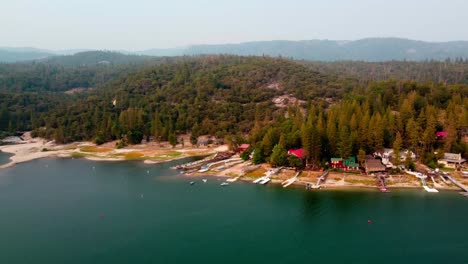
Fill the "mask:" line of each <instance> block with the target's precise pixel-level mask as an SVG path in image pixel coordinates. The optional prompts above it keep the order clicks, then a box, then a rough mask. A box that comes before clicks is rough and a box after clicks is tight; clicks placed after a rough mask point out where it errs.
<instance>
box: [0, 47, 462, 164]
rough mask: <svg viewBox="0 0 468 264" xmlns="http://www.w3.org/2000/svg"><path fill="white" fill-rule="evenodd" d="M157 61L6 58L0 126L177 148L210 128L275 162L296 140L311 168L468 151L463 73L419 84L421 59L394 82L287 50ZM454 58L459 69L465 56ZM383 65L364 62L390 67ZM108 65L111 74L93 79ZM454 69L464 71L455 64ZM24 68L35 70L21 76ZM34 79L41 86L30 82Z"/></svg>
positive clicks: (287, 160) (257, 157)
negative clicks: (71, 62) (367, 158)
mask: <svg viewBox="0 0 468 264" xmlns="http://www.w3.org/2000/svg"><path fill="white" fill-rule="evenodd" d="M163 62H164V63H163ZM152 63H154V64H153V65H151V64H148V62H147V61H145V62H142V63H140V64H138V63H132V64H122V65H112V66H105V65H93V66H89V65H88V66H76V67H68V66H57V65H56V64H15V65H0V70H2V71H1V73H2V75H1V77H0V87H3V88H1V89H2V90H3V91H2V92H1V94H0V130H8V131H15V130H27V129H32V130H33V131H34V133H35V134H36V135H39V136H42V137H45V138H49V139H55V140H56V141H57V142H61V143H65V142H71V141H79V140H94V141H95V142H97V143H103V142H107V141H110V140H114V139H122V140H123V141H125V142H128V143H138V142H140V141H141V140H142V139H143V138H146V139H154V140H157V141H166V140H169V141H171V142H172V143H173V144H175V142H176V138H177V135H179V134H186V133H191V141H192V142H196V138H197V136H199V135H206V134H210V135H213V136H216V137H218V138H226V139H228V141H230V142H233V143H235V144H238V143H241V142H244V141H248V142H249V143H251V145H252V148H253V149H254V150H255V152H254V153H255V154H254V161H256V162H261V161H265V160H269V161H270V162H271V163H272V164H273V165H277V166H281V165H284V164H291V165H293V164H298V160H296V159H295V158H293V157H288V156H287V155H286V154H285V153H286V151H287V149H290V148H303V149H304V155H305V159H306V160H307V161H308V163H309V164H314V165H319V164H320V163H322V162H323V161H325V160H328V159H329V158H330V157H334V156H340V157H348V156H356V155H358V154H362V153H370V152H373V151H375V150H377V149H381V148H383V147H390V148H391V147H393V146H397V147H399V148H409V149H411V150H413V151H414V152H416V153H417V154H418V155H419V156H420V157H422V158H423V159H426V160H428V161H430V160H433V159H434V157H433V155H432V154H431V153H433V150H435V149H441V150H444V151H453V152H461V153H464V156H467V146H466V144H465V143H464V142H463V141H461V132H462V130H463V129H464V128H466V127H468V115H467V107H468V99H467V98H468V86H467V85H465V84H463V81H460V80H459V79H453V80H454V82H461V84H460V83H453V84H448V83H440V82H438V81H431V80H430V79H425V80H424V81H421V82H417V81H412V80H411V79H414V78H412V77H411V74H413V73H414V72H416V70H417V69H418V65H424V67H426V66H427V65H426V64H425V63H419V64H418V63H412V64H410V65H411V69H414V70H410V71H408V74H407V75H406V76H405V77H406V78H401V79H403V80H398V81H397V80H383V79H386V78H376V79H377V80H372V79H370V78H367V79H365V78H360V77H359V76H360V75H365V70H358V74H357V75H355V76H352V75H351V74H349V71H346V72H347V73H346V74H344V75H341V74H340V72H341V71H343V67H344V68H345V69H347V68H346V67H348V66H346V65H351V66H352V65H354V64H352V63H349V62H344V63H343V64H340V63H338V62H337V63H326V64H324V65H325V66H323V67H319V66H317V65H321V64H320V63H318V64H314V65H315V66H314V65H312V64H311V65H312V66H311V65H304V63H302V62H301V63H297V62H294V61H290V60H285V59H281V58H269V57H239V56H224V55H220V56H202V57H180V58H173V59H165V61H163V59H161V61H158V62H157V63H156V62H152ZM402 63H403V64H404V63H405V62H402ZM431 63H432V62H431ZM431 63H429V62H428V64H430V65H432V64H431ZM443 63H444V62H434V65H439V66H440V65H443ZM446 63H448V62H446ZM450 63H452V64H454V65H462V66H460V67H461V68H463V67H464V66H463V65H464V64H465V62H450ZM389 64H391V65H393V64H396V65H399V64H398V63H397V62H389ZM334 65H336V66H334ZM342 65H345V66H342ZM356 65H358V66H356V67H357V68H358V69H361V68H362V69H368V68H372V67H374V66H375V65H374V64H369V65H370V66H369V65H368V64H366V63H359V62H356ZM366 65H367V66H368V68H366V67H367V66H366ZM377 65H379V64H377ZM382 65H385V64H382ZM351 66H350V67H351ZM2 67H3V68H2ZM83 67H84V68H83ZM314 67H315V68H314ZM333 67H335V68H333ZM375 67H376V69H368V70H370V71H374V70H375V71H379V72H382V71H384V70H383V69H381V68H379V67H380V66H375ZM382 67H384V66H382ZM427 67H429V66H427ZM434 67H436V66H434ZM450 67H452V66H450ZM457 67H458V66H457ZM384 68H385V67H384ZM4 69H6V70H4ZM83 69H86V70H85V71H82V70H83ZM330 69H331V70H330ZM457 69H458V68H457ZM463 69H464V68H463ZM87 71H89V72H90V74H86V72H87ZM107 71H108V73H109V75H106V76H107V77H105V78H103V79H102V81H96V78H97V77H96V76H98V75H100V74H103V72H107ZM448 72H449V73H450V74H453V76H458V75H457V74H458V73H457V71H456V70H451V69H450V68H449V70H448ZM3 73H5V74H3ZM26 73H32V74H31V76H28V77H24V76H25V75H28V74H26ZM72 73H77V74H76V75H73V74H72ZM61 74H64V75H61ZM69 74H71V75H69ZM399 74H403V73H402V72H400V73H399ZM5 76H7V78H5ZM22 76H23V77H22ZM34 76H35V77H34ZM70 76H75V77H76V80H77V82H78V84H77V86H85V83H86V82H88V84H89V85H91V86H93V87H96V89H93V90H91V91H87V92H84V93H78V94H73V95H68V94H64V93H63V92H57V91H64V90H68V89H69V88H72V87H73V86H75V84H73V85H70V84H66V82H71V81H72V80H74V78H75V77H70ZM395 76H397V77H398V75H395ZM447 76H448V75H447ZM450 76H451V75H450ZM28 78H31V79H32V80H35V82H36V81H37V83H35V84H34V85H29V86H28V85H25V84H24V80H28ZM380 79H382V80H380ZM51 80H54V81H56V82H58V81H60V80H61V81H64V82H65V83H60V84H54V85H57V86H54V87H57V88H53V89H52V88H51V87H50V86H47V85H45V84H44V82H50V81H51ZM363 80H364V81H363ZM15 82H18V83H22V84H18V86H15V85H14V83H15ZM26 82H27V83H31V81H30V80H28V81H26ZM28 87H29V88H28ZM31 87H34V88H31ZM28 90H29V91H28ZM284 95H287V96H289V97H290V98H295V99H298V103H296V104H295V105H290V106H289V107H287V108H283V107H278V106H276V105H275V103H274V102H273V99H274V98H277V97H278V96H284ZM442 130H444V131H447V132H448V136H447V139H446V140H445V141H443V142H437V141H436V140H435V133H436V131H442ZM359 156H362V155H359Z"/></svg>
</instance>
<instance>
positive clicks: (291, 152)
mask: <svg viewBox="0 0 468 264" xmlns="http://www.w3.org/2000/svg"><path fill="white" fill-rule="evenodd" d="M303 153H304V151H303V149H301V148H300V149H290V150H288V155H294V156H296V157H298V158H299V159H302V158H303Z"/></svg>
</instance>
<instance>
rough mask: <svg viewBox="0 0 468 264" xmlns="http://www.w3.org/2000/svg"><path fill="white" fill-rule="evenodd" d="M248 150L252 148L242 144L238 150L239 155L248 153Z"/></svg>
mask: <svg viewBox="0 0 468 264" xmlns="http://www.w3.org/2000/svg"><path fill="white" fill-rule="evenodd" d="M248 148H250V144H242V145H240V146H239V147H238V148H237V153H238V154H241V153H242V152H244V151H246V150H247V149H248Z"/></svg>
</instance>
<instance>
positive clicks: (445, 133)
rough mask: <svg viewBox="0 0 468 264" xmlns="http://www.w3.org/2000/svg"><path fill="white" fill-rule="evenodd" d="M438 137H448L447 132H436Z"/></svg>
mask: <svg viewBox="0 0 468 264" xmlns="http://www.w3.org/2000/svg"><path fill="white" fill-rule="evenodd" d="M436 136H437V137H447V132H445V131H439V132H437V133H436Z"/></svg>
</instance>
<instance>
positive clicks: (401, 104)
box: [249, 91, 468, 165]
mask: <svg viewBox="0 0 468 264" xmlns="http://www.w3.org/2000/svg"><path fill="white" fill-rule="evenodd" d="M398 98H399V99H398V100H397V101H396V103H395V104H386V103H384V102H382V101H381V100H379V99H378V98H376V97H375V95H374V94H372V93H369V94H368V95H363V97H359V98H347V99H343V100H342V101H341V102H339V103H337V104H334V105H331V106H327V105H325V104H315V103H312V104H310V105H309V106H308V108H307V111H306V112H305V114H303V112H304V111H303V109H301V108H300V107H299V106H296V107H291V108H290V109H289V112H288V113H289V114H288V116H289V118H279V120H278V122H275V123H270V122H258V123H257V124H256V126H255V128H254V129H253V130H252V132H251V134H250V138H249V140H250V143H251V144H252V145H253V146H254V147H253V148H252V150H254V162H263V161H265V160H268V157H270V162H271V163H272V164H277V161H276V160H274V159H276V158H277V157H278V156H281V157H283V156H284V155H285V152H286V150H287V149H295V148H303V150H304V158H305V159H306V161H307V162H308V163H309V164H313V165H320V164H321V163H323V162H326V161H328V160H329V159H330V158H331V157H344V158H346V157H350V156H357V157H361V158H359V159H360V160H362V156H363V155H365V153H368V154H370V153H373V152H374V151H377V150H381V149H383V148H384V147H386V148H393V149H395V150H396V151H397V152H398V151H399V150H401V149H403V148H406V149H409V150H411V151H413V152H415V153H416V154H417V155H418V156H419V157H421V159H422V160H423V161H424V162H426V163H431V162H434V161H435V160H436V158H437V157H436V156H435V155H434V151H436V150H437V152H439V153H443V152H455V153H462V154H463V155H464V156H465V157H466V156H468V145H467V144H466V143H465V142H464V141H463V140H462V132H463V131H464V129H466V128H467V127H468V110H467V109H468V98H467V97H466V96H465V97H462V96H461V95H460V94H453V96H452V98H451V99H450V100H449V102H448V104H447V106H446V107H437V106H435V105H433V104H431V103H430V102H429V100H428V99H427V98H426V97H423V96H421V95H418V94H417V93H416V92H415V91H412V92H410V93H408V94H400V95H399V96H398ZM442 130H443V131H446V132H447V137H446V138H445V140H443V141H437V140H436V132H437V131H442ZM278 146H280V148H278ZM275 149H276V150H278V151H279V152H280V153H281V154H280V155H278V153H275V151H274V150H275ZM362 153H364V154H362ZM282 161H283V163H286V160H285V158H282Z"/></svg>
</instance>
